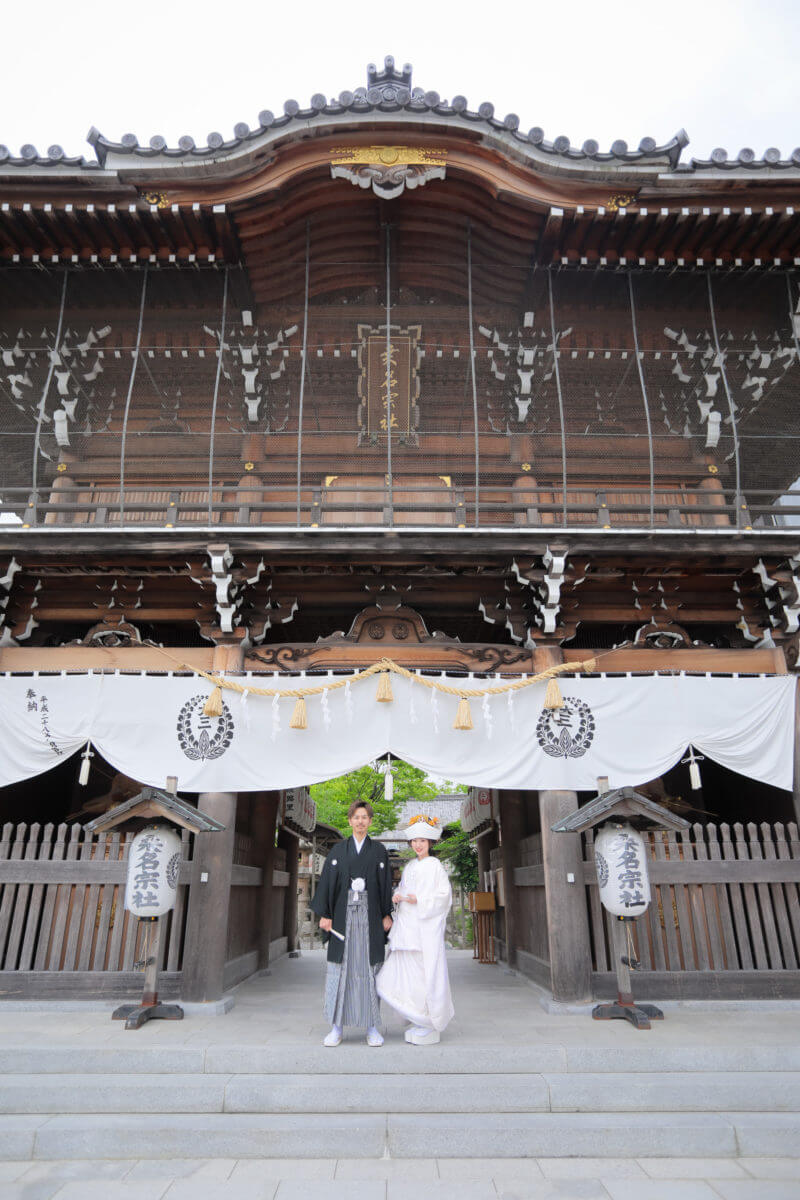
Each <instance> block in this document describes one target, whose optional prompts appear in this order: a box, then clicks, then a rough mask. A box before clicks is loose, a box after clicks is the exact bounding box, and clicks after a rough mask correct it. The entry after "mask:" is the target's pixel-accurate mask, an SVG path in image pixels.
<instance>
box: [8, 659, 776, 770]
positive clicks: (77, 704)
mask: <svg viewBox="0 0 800 1200" xmlns="http://www.w3.org/2000/svg"><path fill="white" fill-rule="evenodd" d="M236 678H237V681H238V682H240V683H242V684H243V685H244V686H247V684H248V682H249V683H250V684H251V686H253V687H258V686H261V687H279V688H284V687H285V688H291V687H303V686H312V685H317V684H320V683H321V684H323V685H324V683H325V682H326V680H325V678H324V677H323V678H320V677H318V676H314V677H310V676H309V677H308V678H298V677H297V676H272V677H265V676H258V677H254V678H252V679H249V680H248V678H247V677H242V676H237V677H236ZM428 678H430V677H428ZM437 678H438V681H439V682H442V683H445V684H448V685H451V686H453V687H455V688H459V687H465V686H468V687H470V688H480V689H485V688H490V687H492V686H502V685H503V683H504V682H508V681H507V680H506V681H504V680H502V679H487V680H474V681H467V680H465V679H464V678H450V677H448V676H439V677H437ZM341 679H342V676H340V675H337V676H331V677H330V682H331V683H334V682H336V681H338V680H341ZM391 682H392V690H393V693H394V700H393V702H391V703H377V702H376V699H375V693H376V689H377V684H378V680H377V677H375V676H373V677H371V678H368V679H366V680H364V681H363V682H360V681H359V682H355V683H353V684H352V685H351V687H350V688H349V689H344V688H342V689H340V690H335V691H329V692H328V693H327V694H326V695H325V696H324V697H321V696H315V697H310V698H309V699H308V700H307V702H306V703H307V710H308V728H306V729H302V730H295V729H290V728H289V722H290V719H291V715H292V710H293V707H294V700H292V699H288V698H287V699H281V700H280V701H278V703H277V704H273V702H272V701H271V699H269V698H266V697H259V696H254V695H252V694H250V695H249V696H248V697H247V699H246V700H243V699H242V698H241V697H240V696H239V695H237V694H236V693H234V692H232V691H227V690H226V691H224V692H223V698H224V702H225V703H224V712H223V715H222V717H204V716H203V714H202V708H203V704H204V702H205V700H206V698H207V697H208V695H209V692H210V687H209V685H208V684H207V683H206V682H205V681H204V680H203V679H200V678H187V677H179V676H155V675H146V674H142V675H117V674H114V675H110V674H109V675H101V674H97V675H93V674H87V675H26V676H14V675H5V676H0V712H1V713H2V720H3V727H4V731H5V732H4V737H3V754H2V759H1V761H0V784H9V783H14V782H15V781H17V780H19V779H26V778H29V777H30V776H33V775H37V774H39V773H40V772H42V771H46V770H48V769H49V768H51V767H53V766H55V765H56V764H57V763H58V762H61V761H63V760H64V758H65V757H67V756H68V755H70V754H73V753H74V752H75V751H76V750H78V749H80V748H81V747H82V746H83V745H84V743H86V742H87V741H91V742H92V743H93V744H94V746H95V747H96V748H97V749H98V750H99V751H100V753H101V754H102V755H103V756H104V757H105V758H106V759H107V760H108V762H109V763H111V764H112V765H113V766H114V767H115V768H117V769H118V770H119V771H122V772H124V773H125V774H126V775H130V776H132V777H133V778H135V779H138V780H140V781H141V782H142V783H147V784H153V785H155V786H157V787H158V786H161V787H163V786H164V783H165V781H166V778H167V776H168V775H176V776H177V777H178V787H179V788H180V789H181V790H184V791H190V792H200V791H255V790H261V789H265V788H286V787H296V786H300V785H302V784H311V783H317V782H319V781H320V780H323V779H329V778H331V777H332V776H335V775H341V774H343V773H344V772H346V771H349V770H352V769H353V768H354V767H357V766H360V765H361V764H363V763H364V762H367V761H368V760H370V759H374V758H376V757H377V756H379V755H381V754H383V753H385V752H386V751H387V750H388V751H391V753H392V754H394V755H396V756H397V757H398V758H403V759H406V760H407V761H408V762H411V763H413V764H414V765H415V766H418V767H421V768H422V769H423V770H425V771H427V772H428V773H429V774H431V775H438V776H443V777H444V778H447V779H452V780H455V781H458V782H461V783H468V784H473V785H475V786H484V787H497V788H525V789H528V788H564V789H576V790H581V789H594V788H595V787H596V784H597V778H598V776H607V777H608V779H609V783H610V785H611V786H612V787H617V786H622V785H624V784H631V785H634V786H635V785H636V784H641V783H644V782H645V781H646V780H648V779H652V778H654V777H656V776H658V775H661V774H662V773H663V772H664V771H665V770H667V769H668V768H669V767H671V766H673V765H674V764H675V763H676V762H677V761H678V759H680V758H681V757H682V756H683V755H684V754H685V753H686V748H687V746H688V745H689V744H690V743H691V744H692V745H693V746H694V747H695V749H696V750H697V751H698V752H699V753H701V754H704V755H707V756H708V757H709V758H712V759H714V760H715V761H716V762H718V763H721V764H722V765H723V766H725V767H729V768H730V769H731V770H732V771H737V772H739V773H740V774H742V775H748V776H750V777H751V778H753V779H759V780H762V781H763V782H765V783H770V784H773V785H775V786H776V787H781V788H786V789H790V788H791V786H792V764H793V743H794V697H795V680H794V678H793V677H792V676H786V675H784V676H759V677H747V678H735V677H734V678H729V677H715V676H711V675H705V676H689V675H681V674H678V675H670V676H663V675H653V676H623V677H609V678H605V677H602V676H601V677H591V678H586V679H584V678H570V679H562V680H561V681H560V687H561V691H562V693H563V696H564V699H565V707H564V708H563V709H561V710H554V711H552V712H550V711H545V710H544V709H543V702H544V694H545V686H546V685H545V684H544V683H537V684H534V685H532V686H530V687H528V688H524V689H521V690H520V691H517V692H516V693H513V695H512V698H511V699H510V700H509V699H508V695H507V694H506V695H497V696H491V697H487V699H486V700H483V699H482V698H481V697H479V698H477V699H472V700H471V701H470V708H471V714H472V721H473V725H474V728H473V729H471V730H466V731H464V730H456V729H453V721H454V719H455V714H456V708H457V705H458V699H457V697H456V696H450V695H443V694H441V693H438V692H433V691H431V690H429V689H428V688H426V687H424V686H422V685H421V684H418V683H417V684H415V683H413V682H411V681H409V680H407V679H405V678H402V677H400V676H397V675H393V676H392V681H391Z"/></svg>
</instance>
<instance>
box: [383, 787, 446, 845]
mask: <svg viewBox="0 0 800 1200" xmlns="http://www.w3.org/2000/svg"><path fill="white" fill-rule="evenodd" d="M465 799H466V792H455V793H443V794H442V795H440V796H436V798H435V799H433V800H424V801H422V800H407V801H406V803H405V804H404V805H403V807H402V808H401V809H400V816H399V817H398V821H397V828H396V829H392V830H389V829H387V830H385V831H384V832H383V833H381V834H379V836H378V840H379V841H381V842H404V841H405V840H406V839H405V834H404V830H406V829H407V828H408V822H409V821H410V820H411V818H412V817H416V816H417V814H418V813H425V814H426V816H429V817H438V818H439V824H440V825H441V826H442V828H444V826H445V825H449V824H450V823H451V822H452V821H458V820H459V819H460V817H461V805H462V803H463V801H464V800H465Z"/></svg>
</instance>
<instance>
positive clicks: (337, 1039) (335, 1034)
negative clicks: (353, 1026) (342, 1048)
mask: <svg viewBox="0 0 800 1200" xmlns="http://www.w3.org/2000/svg"><path fill="white" fill-rule="evenodd" d="M341 1041H342V1031H341V1029H340V1028H339V1026H338V1025H334V1027H333V1029H332V1030H331V1031H330V1033H329V1034H327V1035H326V1036H325V1037H324V1038H323V1039H322V1044H323V1046H339V1045H341Z"/></svg>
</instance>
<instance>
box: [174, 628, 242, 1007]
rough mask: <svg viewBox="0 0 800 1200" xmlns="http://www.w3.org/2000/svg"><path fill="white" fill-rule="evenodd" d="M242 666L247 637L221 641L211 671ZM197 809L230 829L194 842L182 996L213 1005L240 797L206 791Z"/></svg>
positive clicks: (223, 952) (224, 944) (218, 992)
mask: <svg viewBox="0 0 800 1200" xmlns="http://www.w3.org/2000/svg"><path fill="white" fill-rule="evenodd" d="M243 665H244V650H243V649H242V635H241V634H237V636H236V637H232V638H220V639H219V640H218V642H217V643H216V645H215V646H214V654H213V656H212V659H211V669H212V671H241V670H242V668H243ZM197 807H198V809H199V810H200V812H204V813H208V815H209V816H210V817H214V819H215V820H216V821H219V822H220V824H222V825H224V826H225V828H224V830H223V831H222V832H221V833H198V834H197V836H196V838H195V845H194V859H193V861H192V880H191V885H190V888H189V909H188V912H187V914H186V938H185V940H184V948H183V972H182V977H181V995H182V997H183V999H184V1000H198V1001H199V1000H209V1001H210V1000H219V999H221V998H222V992H223V975H224V972H225V959H226V956H227V949H228V914H229V911H230V902H231V878H232V875H233V849H234V844H235V840H236V793H235V792H201V793H200V795H199V796H198V798H197Z"/></svg>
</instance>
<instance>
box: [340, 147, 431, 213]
mask: <svg viewBox="0 0 800 1200" xmlns="http://www.w3.org/2000/svg"><path fill="white" fill-rule="evenodd" d="M446 166H447V151H446V150H442V149H439V148H437V147H423V146H335V147H334V148H333V150H331V178H333V179H349V180H350V182H351V183H352V184H353V186H354V187H360V188H370V187H371V188H372V190H373V192H374V193H375V195H376V196H380V197H381V198H382V199H384V200H393V199H394V198H395V197H396V196H399V195H401V193H402V192H403V191H404V190H405V189H406V188H408V189H409V190H413V189H414V188H417V187H424V186H425V184H426V183H428V182H429V181H430V180H431V179H444V177H445V168H446Z"/></svg>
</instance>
